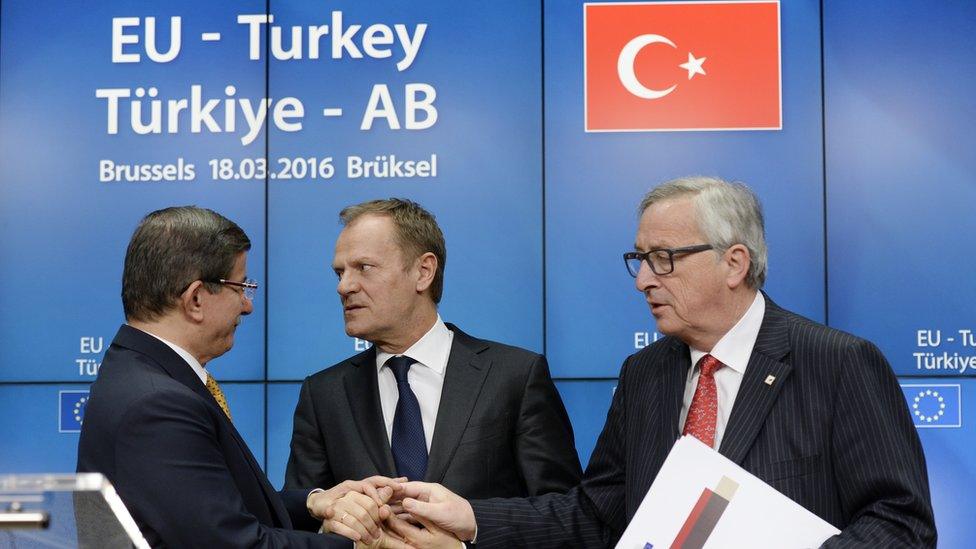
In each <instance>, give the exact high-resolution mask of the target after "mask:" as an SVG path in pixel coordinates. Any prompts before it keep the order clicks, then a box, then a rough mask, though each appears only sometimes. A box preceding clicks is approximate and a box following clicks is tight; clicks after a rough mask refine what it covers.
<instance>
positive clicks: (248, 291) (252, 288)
mask: <svg viewBox="0 0 976 549" xmlns="http://www.w3.org/2000/svg"><path fill="white" fill-rule="evenodd" d="M204 282H214V283H217V284H225V285H227V286H234V287H237V288H240V289H241V294H242V295H243V296H244V297H246V298H247V300H248V301H254V296H255V294H257V291H258V281H257V280H251V279H250V278H248V279H247V280H245V281H244V282H237V281H235V280H227V279H225V278H221V279H218V280H205V281H204Z"/></svg>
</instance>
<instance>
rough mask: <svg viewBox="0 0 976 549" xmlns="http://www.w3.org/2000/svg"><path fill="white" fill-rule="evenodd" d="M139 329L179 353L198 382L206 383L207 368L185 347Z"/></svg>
mask: <svg viewBox="0 0 976 549" xmlns="http://www.w3.org/2000/svg"><path fill="white" fill-rule="evenodd" d="M136 329H137V330H138V328H136ZM139 331H140V332H143V333H145V334H149V335H151V336H153V337H154V338H156V339H158V340H160V341H162V342H163V343H165V344H166V345H168V346H169V348H170V349H173V351H175V352H176V354H178V355H180V358H182V359H183V360H185V361H186V363H187V364H189V365H190V368H192V369H193V373H195V374H196V375H197V377H199V378H200V382H201V383H203V384H204V386H206V385H207V376H208V375H210V374H208V373H207V370H205V369H204V367H203V365H201V364H200V361H199V360H197V359H196V358H195V357H194V356H193V355H191V354H190V353H189V352H188V351H187V350H186V349H184V348H183V347H180V346H179V345H177V344H175V343H173V342H172V341H169V340H166V339H163V338H161V337H159V336H158V335H156V334H153V333H150V332H147V331H145V330H139Z"/></svg>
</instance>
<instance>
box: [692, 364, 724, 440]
mask: <svg viewBox="0 0 976 549" xmlns="http://www.w3.org/2000/svg"><path fill="white" fill-rule="evenodd" d="M722 366H724V364H722V363H721V362H719V361H718V359H717V358H715V357H713V356H712V355H705V356H703V357H701V359H700V360H699V361H698V369H699V371H700V375H699V376H698V387H696V388H695V396H694V397H692V399H691V406H690V407H688V417H687V419H685V430H684V433H683V434H686V435H691V436H693V437H695V438H697V439H698V440H700V441H702V442H704V443H705V444H707V445H708V446H710V447H711V446H714V445H715V420H716V418H717V417H718V391H716V389H715V377H714V374H715V370H718V369H719V368H721V367H722Z"/></svg>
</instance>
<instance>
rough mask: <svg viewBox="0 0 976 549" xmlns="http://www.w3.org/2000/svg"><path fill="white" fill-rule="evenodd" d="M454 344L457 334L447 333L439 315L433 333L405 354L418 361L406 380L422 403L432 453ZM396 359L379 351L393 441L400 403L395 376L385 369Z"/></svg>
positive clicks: (388, 434) (386, 414)
mask: <svg viewBox="0 0 976 549" xmlns="http://www.w3.org/2000/svg"><path fill="white" fill-rule="evenodd" d="M453 342H454V332H452V331H450V330H448V329H447V326H446V325H445V324H444V321H443V320H441V317H440V315H437V322H435V323H434V325H433V326H432V327H431V328H430V330H427V333H426V334H424V336H423V337H422V338H420V339H419V340H417V342H416V343H414V344H413V345H411V346H410V348H409V349H407V350H406V351H404V353H403V355H404V356H408V357H410V358H412V359H414V360H416V361H417V363H416V364H413V365H411V366H410V369H409V370H408V371H407V381H408V382H409V383H410V389H411V390H413V394H414V395H416V397H417V402H418V403H420V417H421V419H422V420H423V422H424V439H425V440H426V441H427V451H428V452H430V441H431V440H432V439H433V438H434V423H435V422H436V421H437V409H438V408H439V407H440V404H441V390H442V389H443V388H444V373H445V372H446V371H447V360H448V358H450V356H451V345H452V344H453ZM393 356H394V355H391V354H390V353H385V352H383V351H381V350H379V348H377V349H376V375H377V383H378V385H379V390H380V405H381V406H382V408H383V421H384V423H386V437H387V439H388V440H391V441H392V439H393V416H394V414H396V406H397V401H398V400H400V390H399V389H397V382H396V377H395V376H394V375H393V370H391V369H390V368H389V367H388V366H386V361H387V360H389V359H390V358H392V357H393Z"/></svg>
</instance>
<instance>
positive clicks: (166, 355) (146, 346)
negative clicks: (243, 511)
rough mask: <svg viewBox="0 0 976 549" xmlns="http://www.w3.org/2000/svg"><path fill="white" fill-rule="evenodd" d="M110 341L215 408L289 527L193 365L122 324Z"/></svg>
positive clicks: (261, 473)
mask: <svg viewBox="0 0 976 549" xmlns="http://www.w3.org/2000/svg"><path fill="white" fill-rule="evenodd" d="M113 344H117V345H120V346H122V347H126V348H129V349H132V350H133V351H136V352H138V353H141V354H143V355H145V356H147V357H149V358H151V359H152V360H153V361H154V362H155V363H156V364H158V365H159V366H160V367H161V368H162V369H163V370H164V371H165V372H166V373H167V374H169V376H170V377H172V378H173V379H174V380H176V381H178V382H180V383H181V384H183V385H184V386H186V387H187V388H188V389H190V390H191V391H193V392H194V393H196V394H198V395H200V397H202V398H203V399H204V400H205V401H206V402H208V403H209V404H210V405H211V406H213V407H214V408H215V411H216V412H217V414H216V416H217V417H219V418H221V419H220V420H219V421H224V422H226V424H225V427H227V428H228V432H230V433H231V435H232V437H233V439H234V441H235V442H236V443H237V446H238V448H239V449H240V452H241V455H242V456H243V457H244V460H245V461H246V462H247V464H248V465H249V466H250V468H251V472H252V473H253V474H254V478H255V479H257V481H258V484H260V486H261V490H262V492H264V496H265V499H266V500H267V502H268V505H269V507H270V509H271V511H272V512H274V513H275V514H276V515H277V518H278V521H279V523H280V524H281V525H282V526H284V527H287V528H290V527H291V520H290V519H289V517H288V511H287V510H286V509H285V507H284V505H283V504H282V502H281V499H280V497H279V496H278V494H277V492H275V490H274V488H272V486H271V483H269V482H268V477H267V476H266V475H265V474H264V471H263V470H262V469H261V466H260V465H259V464H258V462H257V460H256V459H255V458H254V454H253V453H251V450H250V448H249V447H248V446H247V443H246V442H245V441H244V439H243V438H242V437H241V434H240V433H239V432H238V431H237V428H236V427H234V424H233V423H232V422H231V421H230V420H229V419H228V418H227V416H226V415H225V414H224V411H223V409H221V408H220V405H219V404H217V400H216V399H214V396H213V395H212V394H210V391H209V390H207V387H206V386H205V385H204V384H203V383H201V381H200V378H199V376H197V374H196V372H194V371H193V368H191V367H190V365H189V364H187V363H186V361H185V360H183V357H181V356H180V355H178V354H176V351H174V350H173V349H171V348H170V347H169V346H168V345H166V344H165V343H163V342H162V341H160V340H158V339H156V338H155V337H153V336H151V335H149V334H146V333H145V332H143V331H141V330H138V329H136V328H133V327H131V326H128V325H123V326H122V327H120V328H119V332H118V334H117V335H116V336H115V340H114V341H113Z"/></svg>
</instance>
